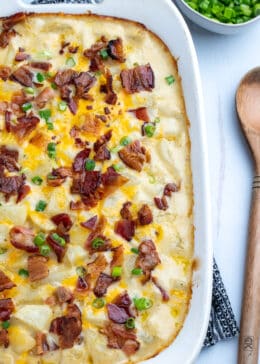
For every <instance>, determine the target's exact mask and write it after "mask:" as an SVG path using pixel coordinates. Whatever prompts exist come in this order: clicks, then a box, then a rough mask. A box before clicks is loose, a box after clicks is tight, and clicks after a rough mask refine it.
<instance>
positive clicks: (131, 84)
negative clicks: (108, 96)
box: [120, 63, 154, 94]
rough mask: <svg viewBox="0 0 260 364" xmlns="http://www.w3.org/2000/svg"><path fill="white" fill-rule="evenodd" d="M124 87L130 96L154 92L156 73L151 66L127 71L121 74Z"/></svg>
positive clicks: (147, 65)
mask: <svg viewBox="0 0 260 364" xmlns="http://www.w3.org/2000/svg"><path fill="white" fill-rule="evenodd" d="M120 77H121V82H122V86H123V88H124V89H125V91H126V92H127V93H129V94H132V93H135V92H140V91H152V89H153V88H154V73H153V70H152V68H151V66H150V64H149V63H148V64H146V65H145V66H136V67H134V68H132V69H125V70H123V71H121V73H120Z"/></svg>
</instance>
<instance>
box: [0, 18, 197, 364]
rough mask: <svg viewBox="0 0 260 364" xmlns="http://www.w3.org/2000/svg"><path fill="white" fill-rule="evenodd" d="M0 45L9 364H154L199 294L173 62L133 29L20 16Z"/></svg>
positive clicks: (0, 270)
mask: <svg viewBox="0 0 260 364" xmlns="http://www.w3.org/2000/svg"><path fill="white" fill-rule="evenodd" d="M0 30H1V34H0V203H1V204H0V364H14V363H16V364H25V363H26V364H34V363H35V364H36V363H37V364H38V363H42V364H51V363H53V364H54V363H55V364H57V363H61V364H66V363H69V364H73V363H77V364H78V363H86V364H87V363H94V364H105V363H114V364H119V363H120V364H121V363H130V362H131V363H136V362H140V361H142V360H145V359H147V358H149V357H152V356H154V355H156V354H157V353H159V352H160V351H161V350H162V349H163V348H165V347H166V346H168V345H169V344H170V343H171V342H172V341H173V339H174V338H175V337H176V335H177V334H178V332H179V331H180V329H181V327H182V325H183V323H184V320H185V316H186V314H187V311H188V308H189V302H190V297H191V288H192V260H193V217H192V206H193V197H192V196H193V191H192V175H191V169H190V142H189V134H188V120H187V117H186V113H185V106H184V101H183V96H182V89H181V80H180V77H179V75H178V70H177V65H176V61H175V60H174V58H173V57H172V55H171V54H170V52H169V50H168V49H167V47H166V46H165V45H164V44H163V42H162V41H161V40H160V39H159V38H158V37H157V36H156V35H154V34H153V33H152V32H150V31H149V30H147V29H146V28H145V27H144V26H143V25H141V24H138V23H135V22H132V21H127V20H123V19H117V18H110V17H101V16H98V15H89V14H88V15H81V16H78V15H63V14H37V15H36V14H28V15H25V14H16V15H15V16H13V17H11V18H6V19H2V20H1V29H0Z"/></svg>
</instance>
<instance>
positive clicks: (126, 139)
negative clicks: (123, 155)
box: [120, 136, 131, 146]
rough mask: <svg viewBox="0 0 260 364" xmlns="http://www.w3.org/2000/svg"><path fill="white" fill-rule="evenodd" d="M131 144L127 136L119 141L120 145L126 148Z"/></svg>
mask: <svg viewBox="0 0 260 364" xmlns="http://www.w3.org/2000/svg"><path fill="white" fill-rule="evenodd" d="M130 143H131V139H130V138H129V137H128V136H124V137H123V138H121V139H120V145H122V146H126V145H128V144H130Z"/></svg>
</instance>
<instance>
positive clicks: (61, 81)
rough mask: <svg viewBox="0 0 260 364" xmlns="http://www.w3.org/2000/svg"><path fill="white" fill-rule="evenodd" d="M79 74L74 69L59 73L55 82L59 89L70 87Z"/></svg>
mask: <svg viewBox="0 0 260 364" xmlns="http://www.w3.org/2000/svg"><path fill="white" fill-rule="evenodd" d="M77 76H78V73H77V72H76V71H74V70H72V69H66V70H62V71H58V72H57V73H56V75H55V78H54V82H55V84H56V85H57V86H58V87H61V86H64V85H68V84H70V83H72V82H73V80H74V78H75V77H77Z"/></svg>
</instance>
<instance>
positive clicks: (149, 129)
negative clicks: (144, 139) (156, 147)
mask: <svg viewBox="0 0 260 364" xmlns="http://www.w3.org/2000/svg"><path fill="white" fill-rule="evenodd" d="M155 129H156V126H155V125H154V124H152V123H145V124H144V132H145V134H146V135H147V136H148V137H149V138H151V137H152V136H153V135H154V133H155Z"/></svg>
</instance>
